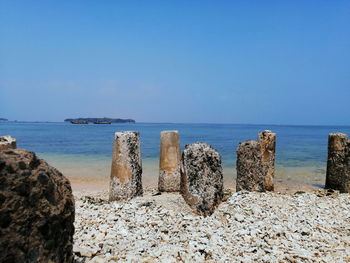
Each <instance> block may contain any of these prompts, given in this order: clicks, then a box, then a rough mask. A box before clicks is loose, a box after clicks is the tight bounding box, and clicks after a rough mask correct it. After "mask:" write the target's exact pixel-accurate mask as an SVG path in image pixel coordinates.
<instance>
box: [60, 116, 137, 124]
mask: <svg viewBox="0 0 350 263" xmlns="http://www.w3.org/2000/svg"><path fill="white" fill-rule="evenodd" d="M64 121H65V122H71V123H73V124H88V123H90V122H91V123H94V124H111V123H136V122H135V120H133V119H112V118H107V117H104V118H75V119H65V120H64Z"/></svg>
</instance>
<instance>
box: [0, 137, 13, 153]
mask: <svg viewBox="0 0 350 263" xmlns="http://www.w3.org/2000/svg"><path fill="white" fill-rule="evenodd" d="M16 147H17V143H16V139H15V138H13V137H11V136H9V135H7V136H0V151H3V150H8V149H16Z"/></svg>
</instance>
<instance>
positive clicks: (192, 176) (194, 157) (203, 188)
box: [181, 143, 223, 216]
mask: <svg viewBox="0 0 350 263" xmlns="http://www.w3.org/2000/svg"><path fill="white" fill-rule="evenodd" d="M181 194H182V196H183V198H184V199H185V201H186V203H187V204H188V205H189V206H190V207H191V208H192V209H193V210H194V211H195V212H196V213H198V214H200V215H204V216H208V215H211V214H212V213H213V212H214V210H215V208H216V207H217V206H218V205H219V204H220V202H221V200H222V198H223V173H222V167H221V156H220V154H219V153H218V152H217V151H216V150H215V149H214V148H212V147H211V146H210V145H209V144H207V143H193V144H190V145H186V146H185V149H184V151H183V153H182V160H181Z"/></svg>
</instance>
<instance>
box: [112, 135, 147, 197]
mask: <svg viewBox="0 0 350 263" xmlns="http://www.w3.org/2000/svg"><path fill="white" fill-rule="evenodd" d="M140 148H141V146H140V134H139V133H138V132H133V131H125V132H116V133H115V138H114V149H113V156H112V169H111V179H110V188H109V200H110V201H113V200H129V199H131V198H133V197H136V196H141V195H142V194H143V190H142V160H141V151H140Z"/></svg>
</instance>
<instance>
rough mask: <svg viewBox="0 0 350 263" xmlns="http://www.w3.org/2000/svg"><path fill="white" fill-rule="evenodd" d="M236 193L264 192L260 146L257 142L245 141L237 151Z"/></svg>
mask: <svg viewBox="0 0 350 263" xmlns="http://www.w3.org/2000/svg"><path fill="white" fill-rule="evenodd" d="M236 166H237V181H236V191H237V192H238V191H242V190H246V191H256V192H264V191H265V177H264V166H263V163H262V151H261V146H260V144H259V143H258V142H257V141H252V140H250V141H245V142H242V143H240V144H239V146H238V149H237V164H236Z"/></svg>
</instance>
